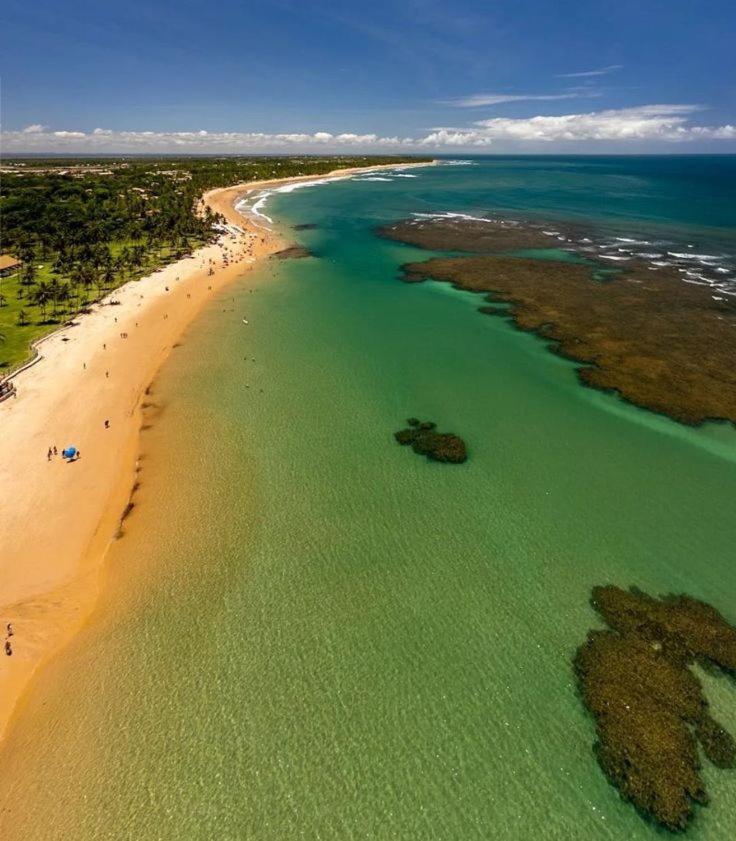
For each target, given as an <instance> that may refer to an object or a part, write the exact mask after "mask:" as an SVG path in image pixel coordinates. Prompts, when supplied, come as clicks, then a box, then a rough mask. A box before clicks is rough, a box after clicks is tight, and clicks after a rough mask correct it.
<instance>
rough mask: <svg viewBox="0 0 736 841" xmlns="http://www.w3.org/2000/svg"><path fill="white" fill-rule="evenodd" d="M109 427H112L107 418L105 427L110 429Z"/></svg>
mask: <svg viewBox="0 0 736 841" xmlns="http://www.w3.org/2000/svg"><path fill="white" fill-rule="evenodd" d="M109 428H110V421H109V420H106V421H105V429H109Z"/></svg>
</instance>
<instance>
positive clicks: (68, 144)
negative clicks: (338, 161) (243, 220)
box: [2, 125, 414, 153]
mask: <svg viewBox="0 0 736 841" xmlns="http://www.w3.org/2000/svg"><path fill="white" fill-rule="evenodd" d="M2 140H3V146H4V149H5V151H6V152H36V151H43V152H67V151H68V152H89V153H95V152H148V151H150V152H166V151H173V152H177V151H179V152H219V151H221V152H226V153H227V152H230V153H233V152H261V151H274V152H278V151H281V152H286V151H298V150H299V149H300V148H301V149H305V150H309V149H313V148H320V149H322V150H327V149H335V150H340V149H342V148H346V147H348V148H359V147H360V148H362V147H366V148H371V147H375V146H378V147H382V148H386V147H389V148H390V147H403V146H410V145H412V144H413V142H414V141H413V139H412V138H410V137H405V138H399V137H379V136H378V135H376V134H357V133H355V132H343V133H341V134H332V133H330V132H327V131H316V132H313V133H305V132H294V133H279V134H264V133H262V132H209V131H206V130H204V129H201V130H199V131H113V130H111V129H106V128H95V129H94V130H93V131H91V132H83V131H51V130H50V129H48V127H46V126H42V125H36V126H29V127H28V128H26V129H23V130H22V131H5V132H3V133H2Z"/></svg>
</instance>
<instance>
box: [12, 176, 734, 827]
mask: <svg viewBox="0 0 736 841" xmlns="http://www.w3.org/2000/svg"><path fill="white" fill-rule="evenodd" d="M484 166H487V171H486V172H485V175H484ZM587 166H588V165H587V163H586V164H585V167H587ZM497 169H498V167H497V164H496V163H495V162H492V164H477V165H476V166H475V167H468V171H465V170H464V169H463V168H462V167H452V168H451V167H447V168H442V167H440V168H437V169H436V170H434V171H431V172H430V171H427V170H422V171H417V175H418V176H419V177H418V178H416V179H400V180H395V181H393V182H391V183H388V182H365V181H343V182H338V183H335V184H332V185H329V186H320V187H315V188H314V189H302V190H298V191H296V192H294V193H292V194H290V195H284V196H275V197H272V198H271V199H270V200H269V202H268V209H269V210H268V211H267V212H270V213H273V214H275V216H276V217H278V218H279V219H281V220H282V221H284V220H285V221H286V222H289V223H293V224H297V223H316V224H317V225H318V226H319V227H318V228H317V229H315V230H308V231H300V232H299V234H298V238H299V240H300V241H301V242H303V243H305V244H306V245H308V246H309V247H310V248H312V249H313V251H314V252H315V254H316V255H317V257H316V258H309V259H304V260H295V261H290V262H273V263H271V264H269V266H268V267H266V268H264V269H263V270H261V271H260V279H259V281H258V283H257V284H256V285H255V287H251V285H250V281H249V282H248V285H245V284H244V285H242V286H234V287H232V288H231V289H230V290H227V291H226V292H225V293H223V294H222V295H221V296H220V297H219V298H218V300H217V301H215V302H214V303H213V304H212V306H211V307H210V308H209V310H208V311H207V313H206V314H205V315H204V316H203V317H202V318H201V319H200V320H199V321H198V322H197V323H196V324H195V325H194V326H193V328H192V329H190V331H189V332H188V334H187V336H186V337H185V340H184V343H183V345H182V346H181V347H180V348H178V349H177V350H176V351H175V354H174V356H172V358H171V361H170V362H169V363H168V364H167V366H166V368H165V370H164V371H163V373H162V375H161V376H160V377H159V379H158V380H157V382H156V385H155V389H154V398H155V400H156V402H157V403H158V404H159V407H160V408H159V410H157V412H156V413H155V415H154V416H153V417H152V423H153V426H152V428H151V429H150V430H147V431H145V432H144V433H143V436H144V438H143V460H142V466H143V470H142V474H141V475H142V487H141V490H140V493H139V496H138V497H137V506H136V508H135V509H134V512H133V514H132V516H131V518H130V520H129V521H128V526H127V529H126V534H125V536H124V537H123V539H122V540H120V541H119V542H118V543H117V544H116V545H115V547H114V549H113V551H112V553H111V556H110V558H109V563H108V567H107V573H106V586H105V588H104V594H103V598H102V601H101V604H100V607H99V609H98V611H97V614H96V616H95V618H94V621H93V622H92V623H90V625H89V626H88V627H87V628H86V629H85V631H84V632H83V633H82V634H80V635H79V637H78V638H77V639H76V640H75V641H74V642H73V644H72V645H71V646H70V647H69V648H68V649H67V650H66V651H65V652H64V653H63V656H61V657H59V658H57V660H56V661H55V662H53V663H52V664H51V665H50V666H49V667H48V668H47V669H46V670H45V671H44V672H43V674H42V675H41V676H40V678H39V680H38V681H37V683H36V686H35V687H34V692H33V695H32V696H31V698H30V699H29V702H28V704H27V708H26V709H25V711H24V713H23V715H22V716H21V717H20V719H19V721H18V722H17V725H16V727H15V728H14V730H13V731H12V733H11V735H10V737H9V740H8V742H7V744H6V746H5V749H4V753H3V754H2V755H1V756H0V762H2V768H3V771H4V779H5V785H4V786H3V787H2V790H1V791H0V808H1V809H2V812H0V837H2V838H3V839H6V838H9V839H13V841H14V840H15V839H18V841H20V839H24V841H26V839H27V840H28V841H34V840H35V839H44V841H46V840H47V839H116V840H117V839H136V841H139V839H149V838H150V839H153V838H156V839H166V841H168V840H169V839H177V840H178V839H212V838H217V839H259V841H260V839H264V841H270V839H274V841H276V839H292V838H293V839H341V841H342V839H376V841H378V840H379V839H380V841H383V839H422V841H424V839H463V841H472V839H488V838H502V839H506V838H508V839H529V838H545V839H549V838H552V839H560V841H562V839H565V841H567V839H575V841H577V840H578V839H579V841H588V839H591V838H610V839H622V841H623V839H626V840H627V841H629V839H633V841H637V840H638V839H654V838H655V837H659V836H660V835H661V833H660V832H659V831H658V830H656V829H655V828H653V827H652V826H651V825H649V824H647V823H645V822H644V821H642V820H641V818H639V817H638V816H637V815H636V813H635V812H634V811H633V809H631V807H629V806H627V805H626V804H624V803H623V802H622V801H621V800H620V799H619V798H618V795H617V794H616V791H615V790H614V789H613V788H612V787H611V786H609V784H608V783H607V782H606V780H605V779H604V777H603V775H602V774H601V773H600V771H599V769H598V766H597V765H596V763H595V759H594V756H593V753H592V749H591V746H592V741H593V727H592V724H591V722H590V720H589V718H588V717H587V715H586V714H585V712H584V710H583V709H582V707H581V704H580V702H579V699H578V697H577V695H576V691H575V687H574V682H573V678H572V674H571V668H570V659H571V656H572V654H573V653H574V650H575V648H576V647H577V645H579V644H580V642H582V640H583V639H584V638H585V634H586V632H587V630H588V628H590V627H592V626H594V625H597V624H598V622H597V620H596V618H595V616H594V614H593V612H592V610H591V609H590V607H589V605H588V597H589V593H590V588H591V587H592V586H593V585H595V584H599V583H606V582H612V583H616V584H620V585H622V586H628V585H630V584H636V585H638V586H639V587H642V588H644V589H646V590H650V591H651V592H654V593H661V592H669V591H685V592H688V593H691V594H692V595H695V596H698V597H700V598H704V599H706V600H708V601H710V602H711V603H713V604H714V605H715V606H717V607H718V608H719V609H720V610H722V611H723V612H724V614H725V615H726V616H727V618H729V619H731V620H736V613H735V612H734V594H735V593H736V566H735V565H734V563H733V557H734V552H733V546H734V543H735V542H736V521H735V520H734V517H733V499H734V497H735V496H736V434H734V431H733V430H732V429H731V428H730V427H727V426H717V425H711V426H708V427H705V428H703V429H700V430H693V429H689V428H685V427H682V426H679V425H677V424H675V423H673V422H671V421H669V420H667V419H666V418H662V417H659V416H656V415H653V414H650V413H647V412H644V411H641V410H639V409H636V408H634V407H631V406H628V405H626V404H623V403H622V402H620V401H618V400H617V399H616V398H614V397H612V396H610V395H605V394H601V393H598V392H595V391H592V390H588V389H585V388H582V387H581V386H580V385H579V384H578V382H577V379H576V376H575V371H574V366H573V365H571V364H570V363H569V362H567V361H565V360H562V359H560V358H558V357H556V356H554V355H553V354H551V353H549V351H548V350H547V349H546V348H545V345H544V344H543V343H542V342H541V341H539V340H538V339H536V338H535V337H533V336H531V335H528V334H524V333H521V332H519V331H517V330H515V329H513V327H512V326H510V325H509V324H508V323H507V322H505V321H504V320H502V319H499V318H489V317H487V316H483V315H480V314H478V313H477V312H476V308H477V306H478V305H479V304H480V303H481V301H479V300H478V299H477V298H476V297H474V296H472V295H469V294H466V293H461V292H457V291H455V290H453V289H451V288H450V287H448V286H446V285H442V284H436V283H427V284H423V285H420V286H417V285H405V284H402V283H400V282H398V281H397V276H398V271H397V269H398V266H399V265H400V263H402V262H406V261H407V260H412V259H417V258H420V257H421V256H426V253H425V252H420V251H418V250H416V249H413V248H408V247H404V246H401V245H398V244H396V243H391V242H387V241H381V240H378V239H376V238H375V237H374V235H373V233H372V228H373V227H374V226H375V225H376V224H379V223H381V222H384V221H388V220H391V219H396V218H400V217H401V216H402V215H405V214H406V213H409V212H412V211H416V210H426V209H427V207H430V209H431V210H441V209H447V206H448V205H449V207H450V209H454V208H458V207H466V208H467V209H469V210H473V211H476V210H477V209H478V208H479V207H480V206H481V202H479V201H477V200H476V198H477V197H476V193H477V192H479V191H480V187H479V186H477V182H478V181H480V182H483V179H484V178H485V179H486V182H484V183H486V192H485V194H484V195H485V196H486V199H485V203H484V204H483V209H484V210H488V209H491V208H492V207H493V205H492V203H491V198H492V196H493V192H494V188H493V184H494V183H495V180H494V179H496V178H497ZM581 173H582V174H580V177H581V178H587V177H591V176H589V175H586V169H585V168H583V169H582V170H581ZM503 177H504V179H507V178H508V179H510V178H511V177H512V176H511V175H510V174H508V173H506V174H504V176H503ZM568 177H570V176H569V172H568V170H567V169H566V175H565V179H567V178H568ZM466 184H475V185H476V187H475V188H474V190H471V191H470V194H469V193H468V190H467V189H466V187H465V186H464V185H466ZM506 189H508V190H509V192H510V193H513V190H512V188H511V187H508V188H506ZM571 189H572V187H570V186H569V185H568V186H567V187H565V186H564V185H563V186H561V187H559V190H560V191H561V193H562V194H565V195H567V194H568V193H569V191H570V190H571ZM580 189H582V187H581V188H580ZM573 192H574V191H573ZM448 197H451V199H450V198H448ZM463 197H465V205H463ZM520 201H521V200H520ZM529 201H531V199H530V200H529ZM499 204H502V203H501V202H499ZM558 206H559V212H560V213H561V214H562V213H563V211H564V212H568V211H569V208H566V207H565V206H564V202H562V201H558ZM657 206H658V205H657ZM678 213H679V211H678ZM674 221H676V223H677V226H676V227H677V230H678V231H682V230H683V227H682V226H685V228H687V226H688V225H691V226H692V227H691V228H687V230H686V234H687V235H688V236H689V235H691V234H692V233H693V230H694V229H695V228H697V229H698V230H700V231H702V230H704V226H706V223H708V221H709V220H703V219H701V218H699V217H698V215H697V213H696V212H694V214H693V216H692V218H691V219H690V221H689V222H688V221H687V220H683V219H682V218H680V216H679V215H678V216H677V218H676V219H674ZM711 221H712V220H711ZM616 224H617V225H621V226H624V215H623V214H619V217H618V218H617V220H616ZM657 224H664V222H662V220H660V221H659V222H658V223H657ZM632 226H633V228H634V230H636V231H638V230H639V223H636V225H634V224H633V223H632V222H631V221H629V227H630V228H631V227H632ZM672 230H675V225H674V224H673V225H672ZM708 230H709V231H710V230H711V229H710V228H708ZM721 235H722V234H721V232H720V228H719V233H718V236H721ZM251 288H253V291H251ZM243 317H246V318H247V319H248V322H249V323H248V325H247V326H246V325H244V324H243V323H242V319H243ZM410 415H417V416H419V417H421V418H428V419H432V420H435V421H437V422H438V424H439V425H440V427H441V428H442V429H444V430H452V431H455V432H458V433H459V434H461V435H463V437H464V438H465V439H466V441H467V443H468V446H469V451H470V460H469V461H468V462H467V464H465V465H462V466H446V465H437V464H431V463H429V462H426V461H425V460H423V459H420V458H418V457H417V456H415V455H414V454H412V453H411V452H410V451H408V450H407V449H406V448H401V447H398V446H397V445H395V444H394V442H393V441H392V433H393V432H394V431H395V430H396V429H399V428H400V427H401V426H403V424H404V419H405V418H406V417H407V416H410ZM705 682H706V685H707V688H708V692H709V697H710V698H711V701H712V703H713V706H714V712H715V714H716V716H717V717H720V719H721V720H722V721H723V722H724V723H725V724H727V725H730V727H731V728H732V730H733V731H734V732H736V687H734V686H733V683H732V682H730V681H727V680H725V679H723V680H718V679H715V678H711V677H707V678H705ZM705 776H706V780H707V784H708V787H709V790H710V793H711V795H712V803H711V805H710V806H709V807H708V808H706V809H703V810H701V811H700V812H699V814H698V816H697V818H696V820H695V822H694V824H693V825H692V828H691V829H690V830H689V832H688V834H689V835H690V836H691V837H693V838H695V839H703V841H706V839H707V841H720V839H726V838H731V837H733V835H734V832H736V809H734V808H733V807H734V803H735V802H736V772H730V773H729V772H716V771H715V770H713V769H711V768H706V771H705Z"/></svg>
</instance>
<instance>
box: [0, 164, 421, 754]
mask: <svg viewBox="0 0 736 841" xmlns="http://www.w3.org/2000/svg"><path fill="white" fill-rule="evenodd" d="M428 165H431V164H428V163H427V162H421V163H419V162H417V163H416V164H408V165H407V164H402V165H401V166H402V167H403V166H428ZM389 168H393V167H390V166H387V165H385V164H380V165H378V164H376V165H372V166H367V167H359V168H349V169H341V170H340V169H338V170H333V171H332V172H329V173H326V174H325V175H322V176H319V177H318V178H319V179H320V180H323V179H335V178H343V177H350V176H351V175H353V174H357V173H360V172H369V171H373V170H385V169H389ZM316 178H317V177H316V176H313V175H310V176H299V177H295V178H284V179H273V180H268V181H254V182H245V183H241V184H236V185H233V186H230V187H223V188H216V189H213V190H210V191H208V192H206V193H205V194H204V196H203V197H202V198H203V201H204V203H205V204H207V205H209V206H210V207H211V208H212V210H214V211H216V212H218V213H221V214H222V215H223V216H224V217H225V218H226V221H227V223H228V224H229V225H236V226H238V227H239V228H240V229H242V233H234V232H229V233H227V234H222V235H221V236H220V237H218V239H217V240H216V241H215V242H214V243H212V244H209V245H206V246H204V247H202V248H200V249H198V250H197V251H195V252H194V253H193V254H192V255H191V256H190V257H187V258H184V259H182V260H180V261H177V262H175V263H171V264H169V265H168V266H166V267H164V268H162V269H159V270H158V271H156V272H154V273H153V274H151V275H148V276H147V277H144V278H141V279H140V280H136V281H129V282H128V283H126V284H124V285H123V286H121V287H118V288H117V289H115V290H113V292H111V293H110V294H109V295H108V296H106V297H105V298H104V299H103V300H102V301H101V302H100V303H97V304H95V305H93V307H92V308H91V310H92V311H91V312H90V313H89V314H88V315H80V316H76V317H75V319H74V326H71V327H69V326H66V327H62V328H61V329H59V330H57V331H56V332H54V333H52V334H50V335H49V336H48V337H46V338H44V340H43V343H42V357H43V358H42V359H40V360H38V361H37V363H36V364H34V365H32V366H29V367H27V368H25V369H24V370H21V371H19V372H18V373H17V374H16V375H14V377H13V379H14V380H17V388H18V393H17V396H16V397H13V398H11V399H9V400H6V401H5V402H3V403H0V429H2V433H3V443H4V444H5V457H4V459H3V462H2V464H0V488H2V489H3V493H2V496H3V505H2V507H1V508H0V535H2V541H3V544H2V546H3V548H2V552H1V553H0V592H2V594H3V595H2V603H1V604H0V623H1V627H2V631H3V638H4V640H7V642H9V643H10V646H11V650H12V655H11V656H6V655H5V652H3V658H2V660H0V663H1V664H2V665H0V743H2V740H3V738H4V736H5V733H6V732H7V729H8V727H9V726H10V725H11V723H12V720H13V718H14V716H16V715H17V714H18V713H19V712H20V710H21V709H22V702H23V696H24V693H25V692H26V690H27V689H28V687H29V684H30V682H31V680H32V678H33V676H34V675H35V674H36V673H37V671H38V670H39V668H41V667H42V666H43V664H44V663H45V662H47V661H48V660H49V659H50V658H51V657H53V656H54V655H55V654H56V653H57V652H59V651H60V650H61V649H62V648H63V647H64V645H65V644H66V643H67V642H68V641H69V640H70V639H71V638H72V637H73V636H74V635H75V634H76V632H77V631H78V630H79V629H80V628H81V627H82V626H83V624H84V623H85V622H86V620H87V619H88V618H89V616H90V615H91V613H92V612H93V609H94V606H95V604H96V603H97V599H98V597H99V592H100V573H101V572H102V570H103V567H104V562H105V558H106V556H107V550H108V548H109V546H110V545H111V543H112V541H113V540H114V539H115V537H116V535H117V533H118V531H119V528H120V524H121V522H122V519H123V518H124V515H125V512H126V508H127V506H128V505H129V502H130V498H131V493H132V491H133V489H134V485H135V480H136V473H137V461H138V454H139V446H140V431H141V424H142V419H143V409H144V403H145V395H146V392H147V390H148V388H149V386H150V384H151V382H152V380H153V379H154V377H155V375H156V374H157V372H158V371H159V370H160V368H161V367H162V365H163V364H164V362H165V361H166V359H167V358H168V356H169V354H170V352H171V350H172V349H173V348H174V347H175V345H176V343H177V341H178V340H179V339H180V337H181V335H182V334H183V333H184V331H185V330H186V328H187V327H188V325H189V324H190V323H191V322H192V321H193V320H194V319H195V318H196V317H197V316H198V315H199V314H200V312H201V310H202V309H203V307H204V305H205V304H206V303H207V302H208V301H209V300H211V299H212V297H213V296H214V295H216V294H217V293H218V292H219V291H221V290H222V289H223V288H224V287H225V286H226V285H227V284H229V283H231V282H233V281H236V280H246V279H247V273H248V271H249V269H251V268H254V267H256V266H260V265H262V263H263V262H264V261H265V260H266V259H268V258H269V257H270V255H271V254H273V253H275V252H277V251H278V250H280V249H282V248H283V247H284V246H285V245H286V244H288V243H285V242H284V239H283V237H282V236H281V234H280V233H279V232H278V231H275V230H273V229H270V228H267V227H265V226H264V225H262V224H259V223H257V222H256V221H255V220H254V219H252V218H251V217H250V215H246V214H245V213H240V212H239V211H238V210H236V209H235V206H234V205H235V203H236V202H239V200H240V199H242V198H243V197H244V196H245V195H247V194H249V193H252V192H253V191H256V190H263V189H267V188H269V187H271V186H274V185H278V186H285V185H287V184H290V183H294V182H301V181H314V180H316ZM210 272H212V273H211V274H210ZM111 301H118V302H119V303H118V304H114V305H113V304H112V303H111ZM105 421H109V428H108V427H106V426H105ZM70 445H73V446H75V447H77V448H78V449H79V451H80V456H81V457H80V458H79V459H78V460H77V461H74V462H71V463H66V462H65V461H64V460H63V459H62V458H61V455H60V453H61V451H62V450H63V449H64V448H65V447H67V446H70ZM54 446H56V447H57V449H58V452H59V455H56V456H53V457H52V458H51V459H50V460H49V459H47V455H46V452H47V449H48V448H49V447H54ZM18 477H22V481H18ZM8 626H10V627H11V628H12V636H8Z"/></svg>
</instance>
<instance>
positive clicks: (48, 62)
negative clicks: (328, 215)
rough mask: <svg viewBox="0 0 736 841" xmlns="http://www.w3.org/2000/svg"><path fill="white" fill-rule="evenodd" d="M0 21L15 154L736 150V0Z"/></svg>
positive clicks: (70, 8)
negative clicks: (54, 151) (76, 152)
mask: <svg viewBox="0 0 736 841" xmlns="http://www.w3.org/2000/svg"><path fill="white" fill-rule="evenodd" d="M0 27H1V31H2V33H3V58H2V67H1V68H0V69H1V70H2V86H3V87H2V92H3V97H2V127H3V133H4V145H5V149H6V151H23V150H27V151H49V150H69V151H77V150H87V151H94V150H98V151H117V150H122V151H131V150H133V151H157V150H158V151H176V150H177V149H179V150H181V151H233V152H237V151H246V152H247V151H269V150H272V149H273V150H279V151H293V150H302V149H307V150H309V151H329V150H332V149H338V148H339V149H348V148H352V149H356V150H357V149H361V150H363V149H365V150H368V151H374V150H375V151H381V150H389V149H393V148H397V149H399V148H401V149H412V148H414V149H416V150H417V151H427V150H429V149H436V150H438V151H448V152H454V151H460V150H469V151H476V152H506V151H532V152H535V151H547V152H565V151H570V152H581V151H591V152H612V151H622V152H625V151H632V152H641V151H662V152H694V151H723V152H727V151H730V152H732V151H736V128H734V126H736V50H735V49H734V43H735V42H736V3H734V2H733V0H728V2H727V0H707V2H698V0H666V1H665V0H616V2H612V0H605V2H604V1H603V0H576V2H568V0H554V2H553V1H552V0H546V2H542V0H485V2H480V0H454V2H446V0H402V2H394V0H371V2H370V3H366V2H355V0H353V2H340V0H332V2H324V1H323V0H301V2H296V0H261V2H256V3H247V2H244V1H243V0H240V2H235V0H218V2H211V3H203V2H202V0H196V2H195V0H176V2H174V0H147V2H141V0H127V2H106V0H96V1H95V2H93V1H92V0H53V2H52V0H35V2H32V3H29V2H27V0H24V1H23V2H21V1H20V0H3V3H2V9H1V10H0ZM95 130H97V131H96V132H95ZM204 132H206V134H204Z"/></svg>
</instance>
